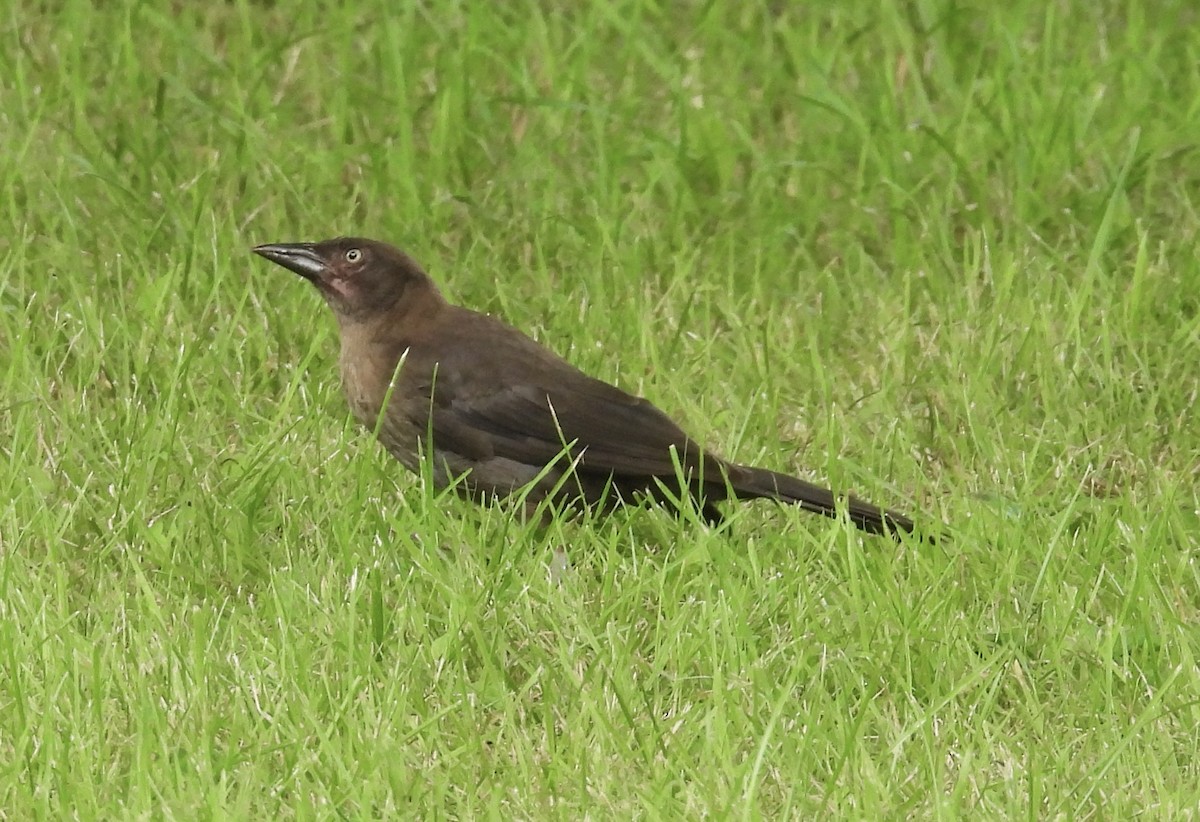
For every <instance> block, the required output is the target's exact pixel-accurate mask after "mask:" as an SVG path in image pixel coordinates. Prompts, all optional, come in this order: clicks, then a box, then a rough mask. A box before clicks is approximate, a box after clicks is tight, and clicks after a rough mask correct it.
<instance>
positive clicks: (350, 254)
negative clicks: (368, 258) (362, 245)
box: [346, 248, 362, 263]
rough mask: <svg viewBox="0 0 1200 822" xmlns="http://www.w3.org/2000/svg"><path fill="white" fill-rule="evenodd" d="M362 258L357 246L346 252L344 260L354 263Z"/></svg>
mask: <svg viewBox="0 0 1200 822" xmlns="http://www.w3.org/2000/svg"><path fill="white" fill-rule="evenodd" d="M361 259H362V252H361V251H359V250H358V249H357V248H352V249H350V250H349V251H347V252H346V262H348V263H356V262H358V261H359V260H361Z"/></svg>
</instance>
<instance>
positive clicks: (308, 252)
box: [254, 243, 329, 283]
mask: <svg viewBox="0 0 1200 822" xmlns="http://www.w3.org/2000/svg"><path fill="white" fill-rule="evenodd" d="M254 253H255V254H258V255H259V256H261V257H266V258H267V259H268V260H270V261H271V262H273V263H278V264H279V265H281V266H283V267H284V268H286V269H287V270H288V271H294V272H296V273H297V274H299V275H300V276H301V277H304V278H305V279H307V280H312V281H313V282H314V283H316V282H323V281H324V280H325V279H326V277H327V275H328V274H329V264H328V263H326V262H325V260H324V259H322V258H321V256H320V255H319V254H317V252H316V250H315V246H314V245H313V244H312V243H271V244H269V245H259V246H255V247H254Z"/></svg>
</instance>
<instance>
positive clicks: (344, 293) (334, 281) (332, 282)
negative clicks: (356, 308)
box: [325, 277, 354, 300]
mask: <svg viewBox="0 0 1200 822" xmlns="http://www.w3.org/2000/svg"><path fill="white" fill-rule="evenodd" d="M325 287H326V288H328V289H329V290H330V292H332V293H333V294H334V295H335V296H337V297H339V298H341V299H342V300H349V299H350V297H351V296H352V295H353V294H354V289H353V288H352V287H351V285H350V281H349V280H347V279H345V278H344V277H330V278H329V279H328V280H326V281H325Z"/></svg>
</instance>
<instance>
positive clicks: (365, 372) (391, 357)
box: [339, 345, 428, 470]
mask: <svg viewBox="0 0 1200 822" xmlns="http://www.w3.org/2000/svg"><path fill="white" fill-rule="evenodd" d="M406 353H407V352H406V351H403V350H402V351H398V352H394V353H393V352H390V351H388V350H387V349H386V348H384V347H381V346H371V345H366V346H360V345H349V346H347V345H343V346H342V354H341V359H340V361H339V366H340V371H341V376H342V390H343V391H344V392H345V394H346V400H347V402H348V403H349V405H350V411H351V413H352V414H353V415H354V418H355V419H356V420H358V422H359V423H360V424H362V425H363V426H364V427H365V428H367V430H369V431H371V432H373V433H375V434H376V436H377V437H378V438H379V441H380V442H381V443H382V444H383V445H384V446H385V447H386V448H387V450H388V451H390V452H391V453H392V455H393V456H395V457H396V458H397V459H398V460H400V462H402V463H403V464H404V465H405V466H406V467H408V468H410V469H412V470H416V464H417V454H418V451H419V445H418V443H419V440H420V438H421V435H422V434H423V433H424V431H425V430H426V424H425V421H424V420H422V419H419V417H420V414H419V413H416V412H417V411H420V410H422V409H424V410H425V412H426V413H428V411H427V409H428V399H427V398H426V399H425V400H424V401H422V400H421V398H420V397H419V396H417V394H418V393H419V392H417V391H415V390H414V387H413V386H414V381H413V379H412V376H413V375H412V374H410V373H408V369H407V368H406V364H407V361H406V357H405V356H404V355H405V354H406ZM364 355H365V356H364Z"/></svg>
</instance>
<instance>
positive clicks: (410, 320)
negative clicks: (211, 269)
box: [254, 237, 913, 533]
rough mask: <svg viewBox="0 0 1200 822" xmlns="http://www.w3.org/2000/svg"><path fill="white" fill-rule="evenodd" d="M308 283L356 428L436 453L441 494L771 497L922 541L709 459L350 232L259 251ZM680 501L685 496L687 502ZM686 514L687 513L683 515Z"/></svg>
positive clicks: (665, 421) (704, 506)
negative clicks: (333, 324) (322, 314)
mask: <svg viewBox="0 0 1200 822" xmlns="http://www.w3.org/2000/svg"><path fill="white" fill-rule="evenodd" d="M254 251H255V253H257V254H260V255H261V256H263V257H266V258H267V259H268V260H271V261H272V262H275V263H278V264H279V265H281V266H283V267H284V268H287V269H289V270H291V271H294V272H295V273H297V274H299V275H300V276H302V277H304V278H305V279H307V280H308V281H309V282H311V283H312V284H313V285H314V286H316V287H317V290H318V291H320V292H321V296H322V297H324V298H325V301H326V302H327V303H328V304H329V307H330V308H332V309H333V313H334V316H335V317H337V321H338V326H339V328H340V331H341V340H342V352H341V360H340V364H341V375H342V386H343V388H344V389H345V392H346V397H347V399H348V400H349V402H350V408H351V410H352V411H353V413H354V416H355V417H356V418H357V419H358V421H359V422H360V423H362V424H363V425H364V426H366V427H367V428H368V429H370V430H372V431H373V432H374V433H375V436H376V437H378V439H379V441H380V442H381V443H382V444H383V445H384V447H385V448H387V450H388V451H389V452H390V453H391V454H392V456H394V457H395V458H396V459H397V460H399V461H400V462H401V463H403V464H404V465H405V466H406V467H407V468H409V469H410V470H412V471H417V470H418V469H419V465H420V461H421V457H422V455H423V454H432V457H433V464H432V474H433V478H434V481H435V483H436V484H437V485H438V486H439V487H445V486H447V485H451V484H454V485H455V487H456V489H457V490H458V491H459V492H460V493H463V494H464V495H466V496H469V497H471V498H472V499H475V500H477V501H484V500H487V499H489V498H493V497H501V498H503V497H507V496H510V495H512V494H514V493H515V492H518V491H522V490H525V491H527V493H526V494H525V495H524V497H523V499H524V501H525V504H526V506H530V507H531V510H532V507H534V506H537V505H538V504H539V503H540V502H542V501H543V500H545V499H547V498H549V499H550V500H551V502H554V503H556V504H565V505H567V506H570V507H579V506H584V507H589V508H592V509H595V510H602V511H608V510H611V509H612V508H614V507H616V506H617V505H619V504H621V503H626V502H629V501H631V500H636V499H639V498H649V499H652V500H655V501H658V502H678V501H680V500H686V499H687V498H689V497H690V498H691V499H692V500H694V501H695V504H696V505H698V506H699V509H700V511H701V513H702V515H703V516H704V517H705V518H706V519H707V520H708V521H709V522H712V523H717V522H720V520H721V512H720V510H719V509H718V508H717V507H716V505H715V503H717V502H719V501H721V500H725V499H728V498H730V497H734V498H736V499H759V498H766V499H773V500H778V501H781V502H789V503H794V504H796V505H799V506H800V507H801V508H804V509H806V510H809V511H816V512H818V513H821V514H825V515H826V516H830V517H834V516H837V512H838V511H839V510H840V508H844V509H845V511H846V513H847V514H848V515H849V517H850V520H851V521H852V522H853V523H854V524H855V525H857V526H858V527H859V528H861V529H862V530H864V531H869V532H871V533H888V532H891V533H895V532H898V531H912V530H913V522H912V520H910V519H909V518H908V517H905V516H903V515H901V514H897V513H894V512H892V511H886V510H884V509H882V508H878V507H876V506H874V505H871V504H870V503H867V502H863V501H862V500H859V499H856V498H855V497H852V496H846V497H845V498H844V500H843V502H842V503H841V505H840V506H839V502H838V500H837V498H836V497H835V496H834V494H833V493H832V492H831V491H828V490H827V489H825V488H821V487H820V486H817V485H813V484H811V483H808V482H805V481H804V480H802V479H799V478H797V477H792V476H788V475H787V474H778V473H776V472H774V471H768V470H766V469H764V468H753V467H751V466H748V465H737V464H735V463H732V462H726V461H725V460H723V459H721V458H720V457H717V456H716V455H714V454H712V453H710V452H708V451H705V450H704V449H702V448H701V447H700V446H699V445H697V444H696V443H695V442H694V441H693V440H691V439H690V438H689V437H688V436H687V434H685V433H684V432H683V430H682V429H681V428H680V427H679V426H678V425H676V424H675V423H674V422H673V421H672V420H671V418H670V417H668V416H667V415H666V414H664V413H663V412H662V411H660V410H659V409H658V408H656V407H654V406H653V405H651V404H650V403H649V402H648V401H647V400H644V399H642V398H641V397H635V396H633V395H631V394H627V393H626V392H624V391H622V390H621V389H619V388H616V387H615V386H612V385H609V384H608V383H605V382H601V381H600V380H596V379H592V378H591V377H589V376H587V375H586V374H584V373H583V372H582V371H580V370H578V369H577V368H575V367H574V366H572V365H570V364H569V363H567V362H566V361H565V360H563V359H561V358H560V357H558V356H557V355H556V354H554V353H553V352H551V351H550V350H549V349H547V348H545V347H544V346H542V345H540V344H539V343H537V342H535V341H534V340H532V339H531V338H529V337H527V336H526V335H524V334H522V333H521V332H520V331H518V330H516V329H515V328H512V327H511V326H509V325H506V324H505V323H503V322H501V321H500V320H498V319H495V318H494V317H490V316H487V315H486V314H480V313H478V312H475V311H471V310H469V309H466V308H461V307H459V306H456V305H451V304H450V303H448V302H447V301H446V299H445V298H444V297H443V296H442V295H441V292H439V291H438V289H437V287H436V286H435V285H434V284H433V281H432V280H431V279H430V278H429V275H427V274H426V273H425V272H424V271H423V270H422V269H421V267H420V266H419V265H417V263H416V262H414V261H413V260H412V258H410V257H409V256H408V255H407V254H405V253H404V252H402V251H400V250H399V249H397V248H393V247H392V246H390V245H387V244H385V243H380V242H376V241H374V240H367V239H362V238H358V237H341V238H338V239H334V240H326V241H324V242H319V243H281V244H272V245H260V246H258V247H257V248H255V249H254ZM681 491H682V493H681ZM677 510H678V509H677Z"/></svg>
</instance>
